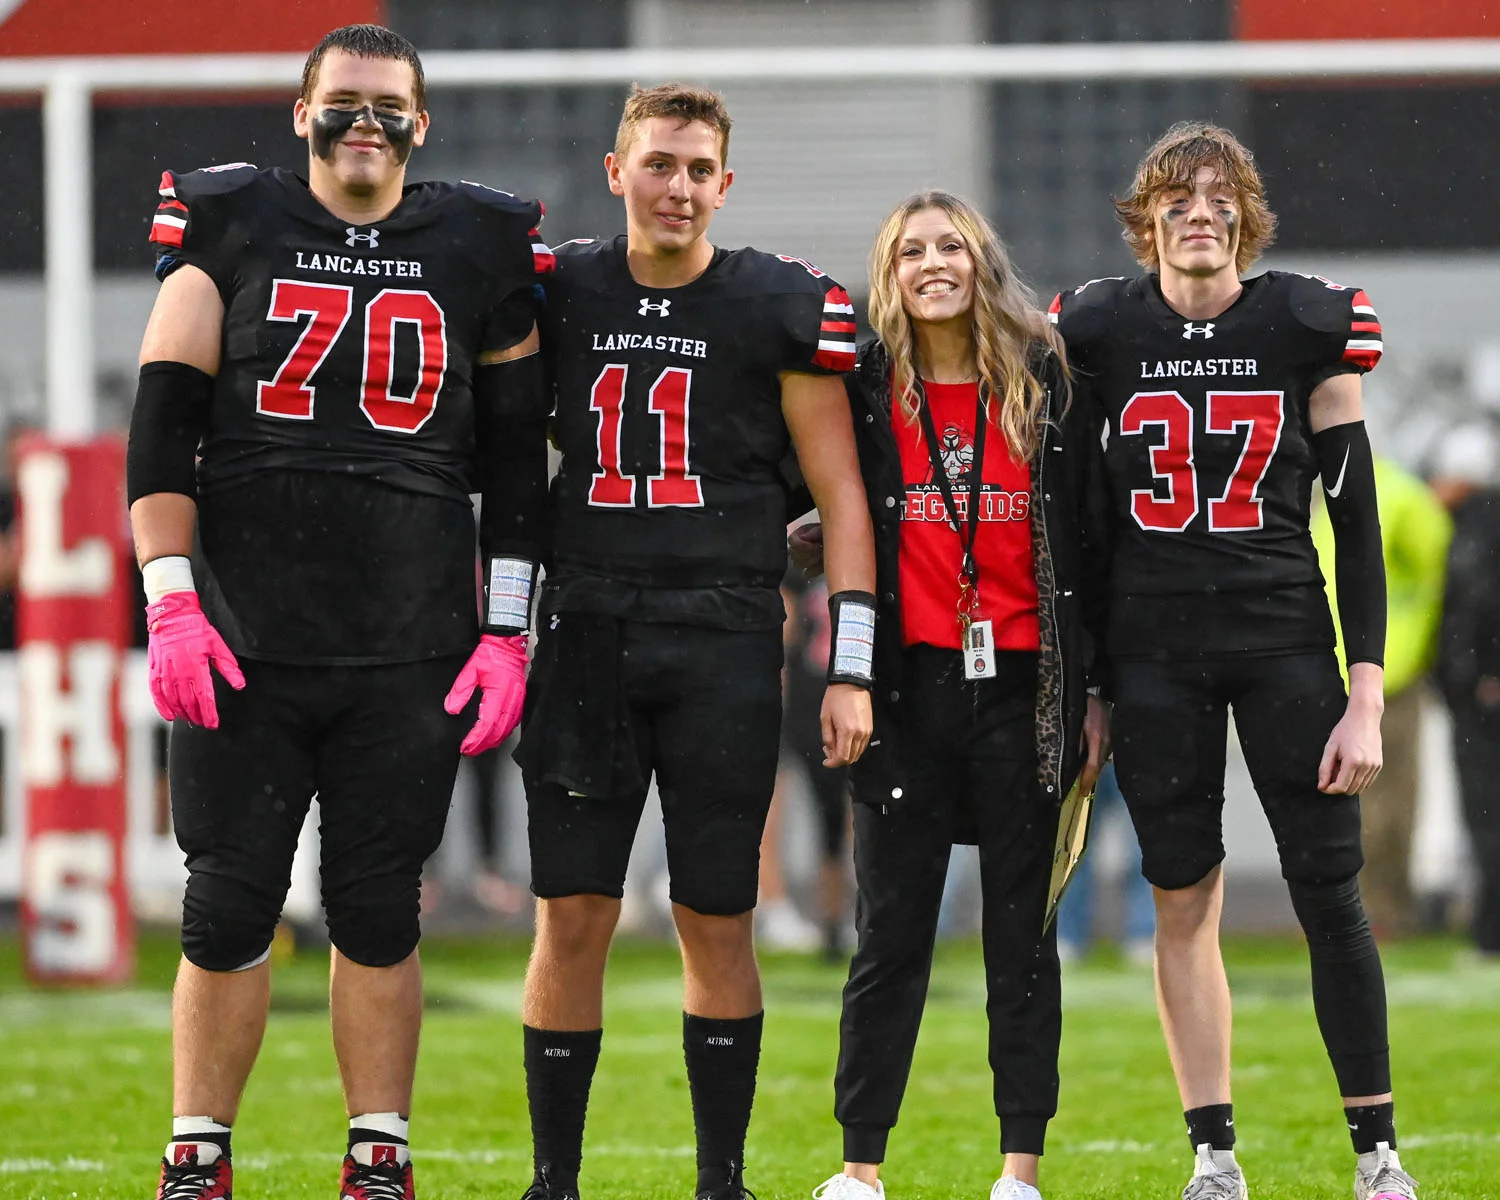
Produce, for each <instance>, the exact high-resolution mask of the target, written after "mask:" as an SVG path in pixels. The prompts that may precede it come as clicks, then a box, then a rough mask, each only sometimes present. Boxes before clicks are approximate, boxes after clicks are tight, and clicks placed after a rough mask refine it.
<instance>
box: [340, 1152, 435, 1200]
mask: <svg viewBox="0 0 1500 1200" xmlns="http://www.w3.org/2000/svg"><path fill="white" fill-rule="evenodd" d="M416 1195H417V1193H416V1189H415V1188H414V1187H412V1182H411V1151H410V1150H409V1149H407V1147H405V1146H391V1145H387V1144H386V1143H384V1142H358V1143H356V1144H355V1146H354V1149H352V1150H351V1151H349V1153H348V1154H346V1155H344V1173H343V1174H342V1175H341V1176H340V1177H339V1200H416Z"/></svg>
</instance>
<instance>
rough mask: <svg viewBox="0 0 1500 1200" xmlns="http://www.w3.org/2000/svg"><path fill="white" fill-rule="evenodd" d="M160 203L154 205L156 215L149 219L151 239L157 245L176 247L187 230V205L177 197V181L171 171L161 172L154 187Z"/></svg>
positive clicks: (179, 244) (180, 243)
mask: <svg viewBox="0 0 1500 1200" xmlns="http://www.w3.org/2000/svg"><path fill="white" fill-rule="evenodd" d="M156 190H157V192H158V193H159V194H160V195H161V203H160V204H158V205H157V206H156V215H155V216H154V217H152V219H151V240H152V241H153V242H155V243H156V244H157V245H158V246H168V247H172V248H174V249H175V248H176V247H179V246H181V245H182V237H183V233H184V232H185V231H186V230H187V219H188V206H187V205H186V204H184V203H183V202H182V201H181V200H179V199H177V181H176V180H175V179H174V178H173V177H172V172H171V171H163V172H162V173H161V184H160V186H158V188H157V189H156Z"/></svg>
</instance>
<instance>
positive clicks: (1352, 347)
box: [1344, 291, 1385, 371]
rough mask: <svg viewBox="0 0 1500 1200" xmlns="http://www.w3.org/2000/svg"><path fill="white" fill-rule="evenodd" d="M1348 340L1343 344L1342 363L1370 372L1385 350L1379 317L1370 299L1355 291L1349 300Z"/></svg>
mask: <svg viewBox="0 0 1500 1200" xmlns="http://www.w3.org/2000/svg"><path fill="white" fill-rule="evenodd" d="M1350 308H1351V312H1350V321H1349V340H1348V341H1347V342H1346V343H1345V344H1344V361H1345V362H1346V363H1353V364H1354V365H1355V366H1356V367H1358V368H1359V369H1360V370H1361V371H1370V370H1373V369H1374V368H1375V364H1376V363H1378V362H1379V361H1380V356H1381V354H1382V353H1383V352H1384V350H1385V341H1384V338H1383V337H1382V334H1381V329H1380V317H1379V316H1378V315H1376V312H1375V306H1374V305H1373V304H1371V303H1370V297H1368V296H1367V295H1365V294H1364V292H1362V291H1356V292H1355V293H1354V295H1353V297H1352V298H1351V299H1350Z"/></svg>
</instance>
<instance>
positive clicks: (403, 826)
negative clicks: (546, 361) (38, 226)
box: [127, 25, 551, 1200]
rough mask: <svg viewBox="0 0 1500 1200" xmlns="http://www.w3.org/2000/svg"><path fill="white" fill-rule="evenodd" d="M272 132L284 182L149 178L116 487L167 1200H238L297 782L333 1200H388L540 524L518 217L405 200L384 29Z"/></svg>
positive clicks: (237, 171) (394, 1189)
mask: <svg viewBox="0 0 1500 1200" xmlns="http://www.w3.org/2000/svg"><path fill="white" fill-rule="evenodd" d="M294 120H295V126H296V130H297V132H298V134H299V135H301V136H302V137H303V138H305V139H307V141H308V142H309V151H310V152H309V158H308V177H307V179H306V180H304V179H301V178H299V177H297V176H296V175H293V174H292V173H290V172H287V171H282V170H269V171H260V170H256V169H255V168H254V167H250V166H248V165H245V164H234V165H231V166H227V167H213V168H209V169H208V170H203V171H193V172H190V173H184V174H177V173H174V172H170V171H169V172H167V173H166V174H165V175H164V176H163V178H162V186H161V194H162V202H161V205H160V207H159V209H158V210H157V215H156V219H155V221H154V223H153V226H152V240H153V241H154V242H155V243H156V246H157V250H158V262H157V274H158V275H159V276H160V277H161V279H162V287H161V291H160V294H159V295H158V298H157V302H156V306H155V308H154V310H153V312H152V315H151V320H150V323H149V325H148V327H147V330H146V335H145V341H144V345H143V346H142V349H141V362H142V367H141V381H140V390H139V393H138V396H137V400H136V405H135V410H134V413H133V415H132V421H131V434H130V450H129V456H128V471H127V474H128V479H127V490H128V493H129V498H130V502H131V520H132V524H133V527H134V531H135V542H136V550H137V553H138V555H139V558H140V561H141V564H142V569H143V572H144V576H145V583H146V592H147V599H148V607H147V614H148V624H149V628H150V651H149V655H150V658H149V662H150V677H151V688H152V694H153V697H154V699H155V701H156V704H157V708H158V710H159V711H160V712H161V714H162V715H163V717H166V718H168V719H173V720H174V726H173V731H172V740H171V752H170V776H171V788H172V807H173V819H174V823H175V826H176V832H177V838H178V842H179V844H180V845H181V846H182V848H183V851H184V852H185V854H186V856H187V867H188V883H187V892H186V896H185V898H184V902H183V921H182V947H183V958H182V962H181V966H180V968H179V971H178V976H177V986H176V990H175V993H174V999H173V1110H172V1111H173V1114H174V1127H173V1138H172V1141H171V1143H170V1144H169V1145H168V1147H167V1154H166V1158H165V1160H164V1161H163V1164H162V1175H161V1184H160V1188H159V1191H158V1196H159V1197H160V1198H161V1200H200V1198H201V1200H209V1198H210V1197H212V1198H214V1200H220V1198H224V1200H227V1197H229V1195H230V1189H231V1186H232V1179H231V1171H230V1153H229V1152H230V1140H229V1139H230V1126H231V1124H232V1122H233V1120H234V1117H235V1114H236V1110H237V1109H238V1106H239V1101H240V1095H241V1092H242V1090H243V1088H244V1085H245V1082H246V1079H247V1077H248V1075H249V1073H250V1069H251V1065H252V1063H253V1062H254V1060H255V1056H256V1052H257V1050H258V1049H259V1046H260V1042H261V1037H262V1034H263V1033H264V1029H265V1022H266V1010H267V1002H268V998H269V966H268V962H267V956H268V953H269V946H270V944H271V937H272V934H273V932H274V930H275V928H276V923H277V920H278V917H279V915H280V912H281V906H282V902H283V900H284V899H285V895H286V890H287V883H288V877H289V873H290V869H291V863H292V855H293V851H294V850H295V848H296V844H297V835H298V832H299V830H300V829H301V827H302V823H303V819H304V816H305V815H306V813H307V810H308V806H309V803H310V801H311V799H312V796H313V794H314V792H316V793H317V795H318V799H319V803H320V809H321V815H322V887H323V902H324V907H325V908H326V910H327V913H328V926H329V934H330V937H331V940H332V942H333V947H334V949H333V971H332V981H331V985H330V992H331V994H330V1008H331V1012H332V1023H333V1038H334V1048H335V1050H336V1052H337V1056H338V1061H339V1069H340V1073H341V1075H342V1077H343V1085H344V1093H345V1099H346V1101H347V1104H348V1111H349V1115H350V1118H351V1120H350V1132H349V1145H348V1154H347V1155H346V1157H345V1159H344V1167H343V1174H342V1177H341V1181H340V1194H341V1195H343V1196H345V1197H350V1198H353V1200H365V1198H366V1197H369V1196H373V1195H380V1196H383V1197H391V1198H392V1200H395V1198H397V1197H405V1200H411V1196H412V1194H413V1193H412V1179H411V1167H410V1160H409V1153H408V1149H407V1141H406V1130H407V1120H408V1117H409V1112H410V1101H411V1087H412V1074H413V1069H414V1066H415V1060H416V1050H417V1034H418V1028H419V1025H420V1022H421V1005H422V987H421V972H420V966H419V963H418V958H417V953H416V947H417V941H418V936H419V927H418V892H419V887H420V878H421V869H422V863H423V861H424V860H425V859H426V858H427V857H428V855H429V854H430V853H431V852H432V851H433V850H434V849H435V848H436V847H437V844H438V841H439V840H440V838H441V836H442V831H443V823H444V818H445V816H446V814H447V810H448V804H449V800H450V796H451V792H452V787H453V779H454V775H455V772H456V771H457V767H458V759H459V752H460V748H461V747H460V744H462V750H463V751H464V752H467V753H478V752H480V751H482V750H484V749H485V748H487V747H489V746H493V745H495V744H497V743H498V742H499V741H500V740H501V739H502V738H503V737H504V736H505V735H506V733H507V732H508V731H509V729H510V728H511V727H513V726H514V724H515V722H516V720H517V718H518V717H519V713H520V708H521V703H522V696H523V690H524V676H525V664H526V639H525V637H524V636H523V635H524V633H525V630H526V626H527V621H528V607H529V599H530V595H529V593H530V587H531V582H532V564H533V563H534V562H535V561H536V559H537V558H538V544H537V538H538V536H539V533H540V527H541V525H542V523H543V522H544V520H545V494H546V444H545V413H544V411H543V410H542V409H540V408H539V407H538V406H539V404H540V403H541V401H542V391H543V389H542V386H541V370H540V359H539V357H538V356H537V353H536V349H537V337H536V331H535V322H534V308H535V297H534V293H535V289H536V280H537V275H538V273H539V272H540V271H543V270H545V269H547V268H549V267H550V264H551V255H550V253H548V252H547V251H546V247H545V246H543V245H541V243H540V241H539V240H538V239H537V237H536V234H535V228H534V227H535V225H536V223H537V221H538V219H539V217H540V215H541V209H540V205H538V204H537V203H535V202H530V201H521V200H517V199H515V198H514V197H512V196H510V195H509V194H507V193H503V192H494V191H490V190H489V189H487V188H483V187H479V186H477V185H474V184H461V185H457V186H453V185H448V184H437V183H422V184H414V185H411V186H404V182H405V166H406V161H407V158H408V156H409V155H410V153H411V151H412V149H413V148H414V147H415V146H419V145H421V143H422V140H423V137H424V136H425V134H426V130H427V124H428V117H427V113H426V111H425V104H424V99H423V77H422V68H421V63H420V61H419V60H418V58H417V54H416V51H415V50H414V49H413V48H412V46H411V44H410V43H408V42H407V41H406V40H405V39H404V38H402V37H400V36H399V35H397V34H394V33H392V32H390V31H389V30H387V29H384V28H381V27H379V26H373V25H357V26H346V27H344V28H342V29H338V30H335V31H334V32H332V33H330V34H329V35H327V36H326V37H325V38H324V39H323V41H322V42H321V43H320V44H319V45H318V46H317V47H316V48H315V49H314V50H313V52H312V54H311V55H310V56H309V57H308V60H307V65H306V69H305V71H304V75H303V85H302V94H301V98H300V99H299V100H298V101H297V103H296V108H295V112H294ZM476 448H477V449H478V451H479V453H478V454H477V455H476ZM195 456H196V457H197V459H198V461H197V463H196V467H195V462H194V460H195ZM476 464H477V465H476ZM475 491H478V492H481V493H482V496H483V508H482V511H481V517H480V550H481V552H482V553H483V555H484V583H485V605H484V612H483V614H482V617H481V615H480V614H479V613H478V612H477V609H478V608H479V605H478V604H476V586H475V585H476V578H477V575H478V565H479V564H478V562H477V560H476V553H475V545H474V519H473V509H472V506H471V503H470V499H469V496H470V493H471V492H475ZM200 595H201V597H202V604H201V607H200V603H199V597H200ZM476 618H480V619H478V620H477V619H476ZM210 665H212V667H213V668H215V669H216V670H217V672H218V674H219V676H220V678H218V679H215V678H213V676H212V675H211V674H210ZM455 677H456V682H455ZM476 688H477V689H479V690H480V691H481V692H482V699H481V700H480V701H479V703H478V706H477V708H478V712H477V719H476V716H475V712H474V708H475V706H474V705H473V704H471V703H470V697H471V696H472V694H473V693H474V691H475V690H476ZM445 709H446V711H445Z"/></svg>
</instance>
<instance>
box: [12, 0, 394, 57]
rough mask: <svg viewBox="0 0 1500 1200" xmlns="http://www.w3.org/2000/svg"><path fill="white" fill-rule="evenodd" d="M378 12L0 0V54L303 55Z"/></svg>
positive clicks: (348, 7) (291, 2)
mask: <svg viewBox="0 0 1500 1200" xmlns="http://www.w3.org/2000/svg"><path fill="white" fill-rule="evenodd" d="M381 16H382V5H381V3H380V0H256V3H254V4H173V3H170V0H0V55H32V54H214V53H219V54H261V53H272V52H275V51H296V52H299V53H304V54H305V53H306V52H307V51H309V50H311V49H312V48H313V46H314V45H316V44H317V41H318V39H319V38H321V37H322V36H323V35H324V34H325V33H327V32H328V31H329V30H330V29H336V28H337V27H338V26H340V25H352V24H354V23H355V22H358V21H379V20H380V19H381Z"/></svg>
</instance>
